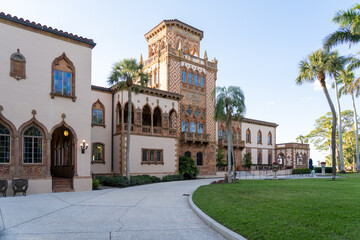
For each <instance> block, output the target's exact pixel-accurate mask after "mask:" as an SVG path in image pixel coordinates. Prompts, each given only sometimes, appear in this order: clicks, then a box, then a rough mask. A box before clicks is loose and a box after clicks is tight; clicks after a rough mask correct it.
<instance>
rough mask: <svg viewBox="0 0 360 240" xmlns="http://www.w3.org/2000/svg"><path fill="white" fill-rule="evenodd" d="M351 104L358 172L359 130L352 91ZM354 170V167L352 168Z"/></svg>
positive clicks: (357, 168) (359, 169) (357, 169)
mask: <svg viewBox="0 0 360 240" xmlns="http://www.w3.org/2000/svg"><path fill="white" fill-rule="evenodd" d="M351 99H352V104H353V108H354V125H355V139H356V171H357V172H359V171H360V168H359V132H358V123H357V113H356V107H355V99H354V93H351ZM354 170H355V169H354Z"/></svg>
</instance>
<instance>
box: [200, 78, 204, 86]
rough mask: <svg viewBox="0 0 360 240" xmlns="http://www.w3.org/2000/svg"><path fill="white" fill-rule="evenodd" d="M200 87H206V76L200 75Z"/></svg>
mask: <svg viewBox="0 0 360 240" xmlns="http://www.w3.org/2000/svg"><path fill="white" fill-rule="evenodd" d="M200 87H204V77H203V76H201V77H200Z"/></svg>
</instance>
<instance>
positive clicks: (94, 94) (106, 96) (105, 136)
mask: <svg viewBox="0 0 360 240" xmlns="http://www.w3.org/2000/svg"><path fill="white" fill-rule="evenodd" d="M98 99H99V100H100V101H101V103H102V104H104V107H105V125H106V126H105V128H104V127H102V126H93V127H91V142H92V143H95V142H98V143H103V144H104V145H105V164H103V163H93V164H91V172H92V173H111V137H112V136H111V118H112V104H111V102H112V94H111V92H100V91H96V90H92V91H91V104H89V107H90V108H91V107H92V104H93V103H94V102H96V101H97V100H98ZM89 148H90V147H89ZM90 151H91V150H90Z"/></svg>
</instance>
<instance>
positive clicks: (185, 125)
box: [181, 121, 188, 132]
mask: <svg viewBox="0 0 360 240" xmlns="http://www.w3.org/2000/svg"><path fill="white" fill-rule="evenodd" d="M187 131H188V122H186V121H182V122H181V132H187Z"/></svg>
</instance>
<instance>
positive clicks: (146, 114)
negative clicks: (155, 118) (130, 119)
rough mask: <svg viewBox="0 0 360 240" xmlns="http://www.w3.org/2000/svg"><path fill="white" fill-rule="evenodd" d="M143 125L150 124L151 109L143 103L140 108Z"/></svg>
mask: <svg viewBox="0 0 360 240" xmlns="http://www.w3.org/2000/svg"><path fill="white" fill-rule="evenodd" d="M141 124H142V125H143V126H151V110H150V107H149V105H147V104H146V105H145V106H144V107H143V109H142V123H141Z"/></svg>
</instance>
